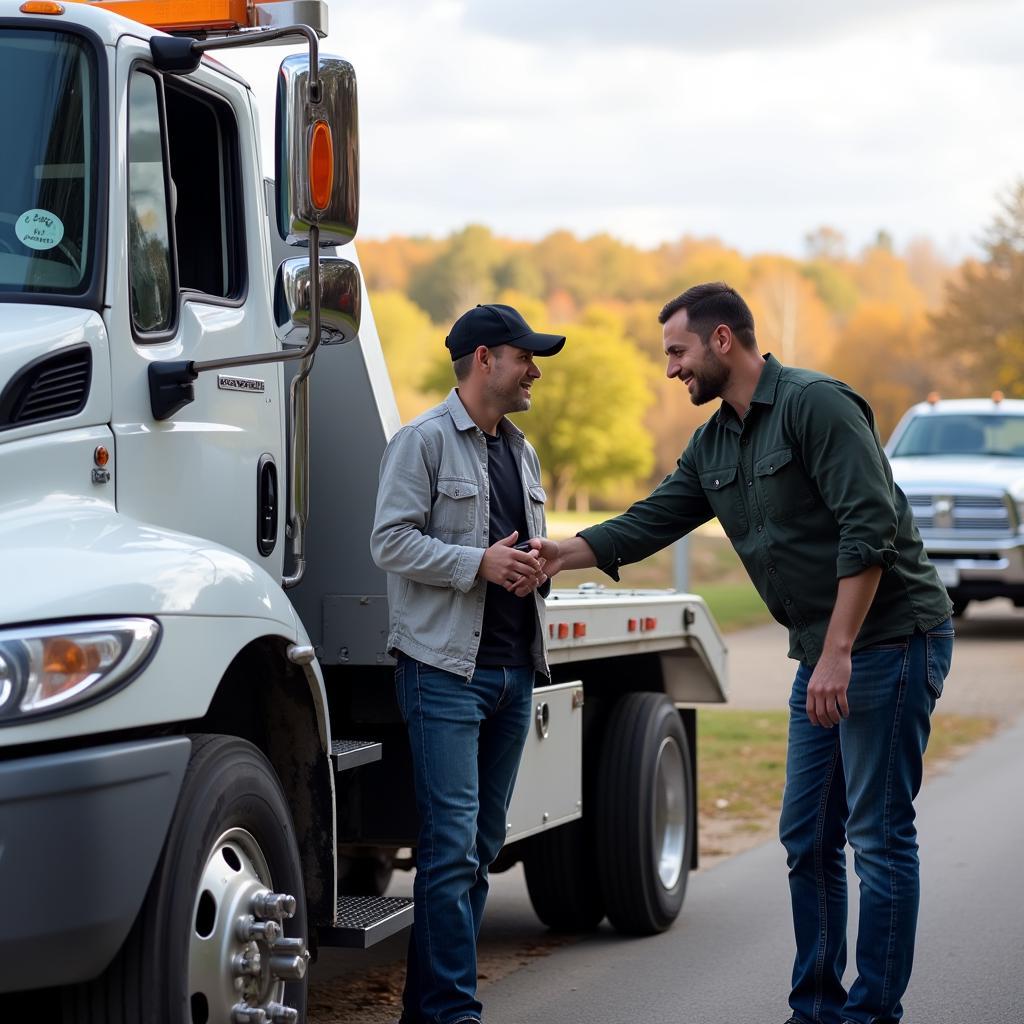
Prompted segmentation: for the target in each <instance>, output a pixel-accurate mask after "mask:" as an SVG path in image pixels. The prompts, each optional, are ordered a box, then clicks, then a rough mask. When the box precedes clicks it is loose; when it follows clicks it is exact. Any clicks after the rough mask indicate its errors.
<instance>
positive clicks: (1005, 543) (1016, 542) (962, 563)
mask: <svg viewBox="0 0 1024 1024" xmlns="http://www.w3.org/2000/svg"><path fill="white" fill-rule="evenodd" d="M921 536H922V539H923V540H924V546H925V551H927V553H928V557H929V558H930V559H931V560H932V562H933V563H934V564H935V568H936V569H937V570H938V573H939V579H941V580H942V582H943V583H944V584H945V585H946V588H947V589H948V590H949V591H950V593H951V594H952V593H955V594H956V595H957V596H960V597H964V598H968V599H970V598H977V599H984V598H988V597H1012V598H1014V599H1021V598H1024V537H1008V538H1005V539H1000V540H967V539H964V538H960V537H942V538H937V537H936V538H933V537H929V536H928V535H927V531H925V530H922V531H921Z"/></svg>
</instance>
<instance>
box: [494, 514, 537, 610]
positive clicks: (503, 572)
mask: <svg viewBox="0 0 1024 1024" xmlns="http://www.w3.org/2000/svg"><path fill="white" fill-rule="evenodd" d="M518 536H519V533H518V532H517V531H515V530H513V531H512V533H510V534H509V535H508V536H507V537H503V538H502V539H501V540H499V541H497V542H496V543H494V544H492V545H491V546H490V547H489V548H488V549H487V550H486V551H485V552H484V557H483V558H482V559H481V560H480V575H481V576H482V577H483V578H484V579H485V580H487V581H488V583H497V584H498V586H499V587H504V588H505V589H506V590H509V591H511V592H513V593H515V594H516V595H517V596H518V597H525V596H526V595H527V594H529V593H530V592H531V591H533V590H536V589H537V587H539V586H540V585H541V584H542V583H543V582H544V580H546V579H547V576H546V575H545V574H544V571H543V566H542V565H541V562H540V560H539V558H538V557H537V552H536V551H516V549H515V547H514V546H513V545H514V544H515V542H516V538H517V537H518ZM520 590H522V593H520Z"/></svg>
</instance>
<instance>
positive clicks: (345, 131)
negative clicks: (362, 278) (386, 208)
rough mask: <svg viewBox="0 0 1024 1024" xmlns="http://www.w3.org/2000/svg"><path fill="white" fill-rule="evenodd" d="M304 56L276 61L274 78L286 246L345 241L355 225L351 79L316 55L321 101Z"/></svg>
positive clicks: (280, 224) (345, 69) (344, 65)
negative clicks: (314, 233)
mask: <svg viewBox="0 0 1024 1024" xmlns="http://www.w3.org/2000/svg"><path fill="white" fill-rule="evenodd" d="M309 66H310V65H309V56H308V55H307V54H296V55H294V56H292V57H286V58H285V59H284V60H283V61H282V62H281V69H280V71H279V73H278V77H277V128H276V136H275V168H276V171H275V174H276V178H277V230H278V232H279V233H280V235H281V237H282V238H283V239H284V240H285V241H286V242H287V243H288V244H289V245H300V244H308V237H309V230H310V228H312V227H316V228H319V230H320V245H321V246H323V247H328V246H336V245H344V244H345V243H346V242H350V241H351V240H352V239H353V238H354V237H355V233H356V228H357V227H358V224H359V125H358V117H357V113H356V111H357V104H356V73H355V70H354V69H353V67H352V65H351V64H349V63H348V61H344V60H341V59H340V58H339V57H330V56H326V55H321V56H320V58H319V60H318V65H317V66H318V69H319V72H318V77H319V83H320V87H319V95H314V96H310V89H309V78H310V75H309Z"/></svg>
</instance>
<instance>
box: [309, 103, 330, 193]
mask: <svg viewBox="0 0 1024 1024" xmlns="http://www.w3.org/2000/svg"><path fill="white" fill-rule="evenodd" d="M333 189H334V140H333V138H332V137H331V126H330V125H329V124H328V123H327V122H326V121H317V122H316V123H315V124H314V125H313V127H312V128H311V129H310V132H309V198H310V201H311V202H312V203H313V205H314V206H315V207H316V208H317V209H318V210H326V209H327V207H328V206H329V205H330V203H331V192H332V191H333Z"/></svg>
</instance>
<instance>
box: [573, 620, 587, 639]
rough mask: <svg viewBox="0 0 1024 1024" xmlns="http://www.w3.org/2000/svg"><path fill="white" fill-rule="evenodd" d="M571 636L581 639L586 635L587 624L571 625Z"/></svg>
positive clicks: (575, 623)
mask: <svg viewBox="0 0 1024 1024" xmlns="http://www.w3.org/2000/svg"><path fill="white" fill-rule="evenodd" d="M572 635H573V636H574V637H581V636H586V635H587V624H586V623H585V622H574V623H573V624H572Z"/></svg>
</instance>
